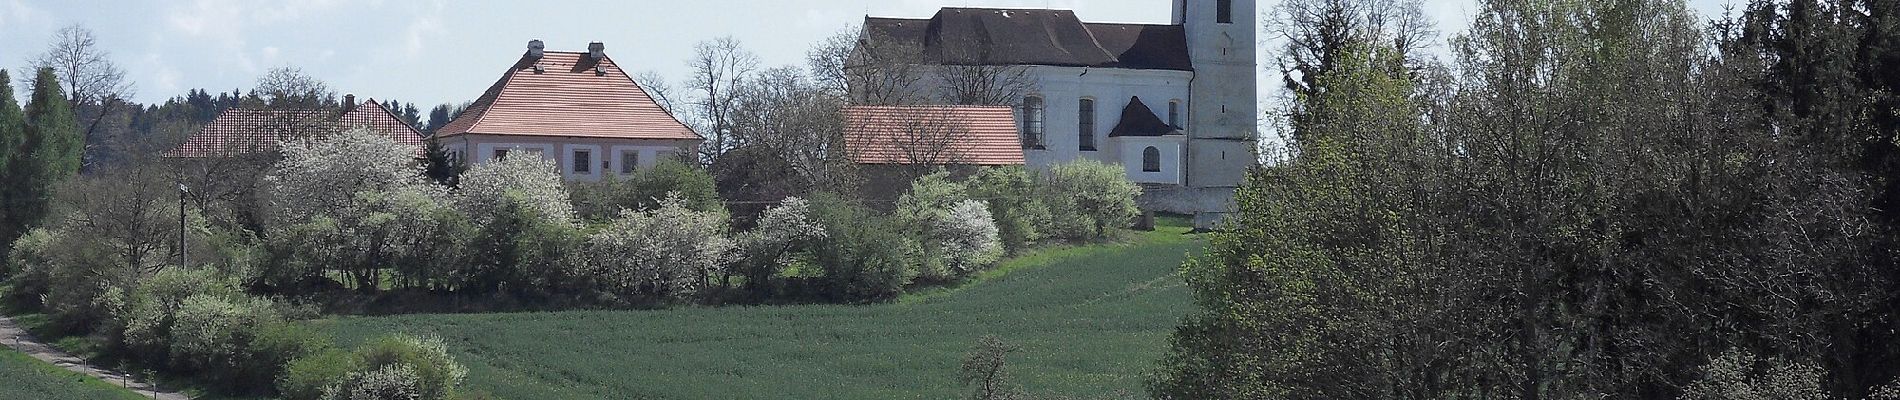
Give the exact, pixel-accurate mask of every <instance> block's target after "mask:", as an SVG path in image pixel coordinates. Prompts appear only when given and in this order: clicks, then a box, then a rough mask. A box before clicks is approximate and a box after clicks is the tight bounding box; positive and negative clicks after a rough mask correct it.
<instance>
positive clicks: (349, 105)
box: [343, 93, 356, 112]
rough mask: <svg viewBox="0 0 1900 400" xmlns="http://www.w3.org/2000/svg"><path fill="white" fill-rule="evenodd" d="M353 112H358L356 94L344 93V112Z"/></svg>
mask: <svg viewBox="0 0 1900 400" xmlns="http://www.w3.org/2000/svg"><path fill="white" fill-rule="evenodd" d="M351 111H356V94H355V93H344V94H343V112H351Z"/></svg>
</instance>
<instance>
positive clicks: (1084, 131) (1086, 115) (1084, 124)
mask: <svg viewBox="0 0 1900 400" xmlns="http://www.w3.org/2000/svg"><path fill="white" fill-rule="evenodd" d="M1076 107H1077V108H1076V110H1077V111H1076V115H1075V118H1076V124H1075V125H1076V126H1077V127H1079V128H1080V129H1078V130H1077V131H1076V135H1077V136H1076V148H1078V149H1080V150H1082V151H1095V99H1082V101H1081V103H1080V104H1077V105H1076Z"/></svg>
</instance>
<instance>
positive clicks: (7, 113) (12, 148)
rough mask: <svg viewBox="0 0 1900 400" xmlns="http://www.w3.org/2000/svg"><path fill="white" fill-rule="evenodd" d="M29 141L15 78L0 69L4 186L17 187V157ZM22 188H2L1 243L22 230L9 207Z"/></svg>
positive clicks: (1, 180)
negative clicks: (14, 88) (15, 165)
mask: <svg viewBox="0 0 1900 400" xmlns="http://www.w3.org/2000/svg"><path fill="white" fill-rule="evenodd" d="M25 142H26V117H25V116H23V115H21V114H20V103H19V102H18V101H15V100H14V99H13V84H12V80H11V79H10V78H9V77H8V76H7V71H6V70H0V187H6V188H15V187H19V186H17V185H16V184H15V182H16V176H15V174H13V173H12V172H13V170H14V167H13V163H14V162H15V159H19V158H25V157H22V156H21V155H22V154H24V152H23V149H22V148H21V145H22V144H24V143H25ZM21 193H22V192H21V191H16V190H12V189H9V190H5V191H0V241H4V242H0V245H5V244H11V243H12V242H13V238H14V237H15V236H17V234H16V232H17V231H18V230H19V229H17V228H14V222H13V219H12V218H11V213H10V212H9V210H10V209H11V208H12V207H11V205H12V204H13V201H14V198H15V197H18V196H19V195H20V194H21Z"/></svg>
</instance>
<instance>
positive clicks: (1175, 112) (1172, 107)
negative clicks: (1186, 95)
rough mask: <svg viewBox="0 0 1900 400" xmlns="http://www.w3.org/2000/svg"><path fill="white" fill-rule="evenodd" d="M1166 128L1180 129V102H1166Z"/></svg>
mask: <svg viewBox="0 0 1900 400" xmlns="http://www.w3.org/2000/svg"><path fill="white" fill-rule="evenodd" d="M1168 126H1172V127H1174V129H1181V101H1180V100H1168Z"/></svg>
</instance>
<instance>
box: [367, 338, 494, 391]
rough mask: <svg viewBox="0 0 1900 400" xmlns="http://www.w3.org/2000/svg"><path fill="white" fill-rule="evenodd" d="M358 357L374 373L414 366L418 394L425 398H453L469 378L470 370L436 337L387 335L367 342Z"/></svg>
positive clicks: (412, 368) (412, 367)
mask: <svg viewBox="0 0 1900 400" xmlns="http://www.w3.org/2000/svg"><path fill="white" fill-rule="evenodd" d="M357 356H358V358H359V361H360V362H361V363H362V365H361V366H362V367H363V369H366V370H369V371H371V372H374V371H378V370H382V369H385V368H389V367H406V368H409V369H411V370H412V371H413V375H414V377H415V379H417V382H416V385H415V387H416V389H417V393H418V394H420V395H421V397H420V398H421V399H425V400H436V399H447V398H449V397H450V396H452V395H453V394H454V391H455V387H456V386H458V385H461V384H462V380H463V379H465V378H467V377H468V369H467V368H464V367H462V364H460V363H457V362H455V358H454V357H451V356H449V351H448V346H447V345H445V344H443V343H442V339H439V338H434V337H420V336H411V335H395V336H386V337H383V338H379V339H376V340H373V341H370V343H368V344H366V345H364V347H363V348H362V349H361V350H358V352H357Z"/></svg>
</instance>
